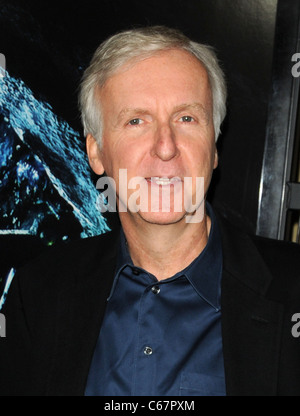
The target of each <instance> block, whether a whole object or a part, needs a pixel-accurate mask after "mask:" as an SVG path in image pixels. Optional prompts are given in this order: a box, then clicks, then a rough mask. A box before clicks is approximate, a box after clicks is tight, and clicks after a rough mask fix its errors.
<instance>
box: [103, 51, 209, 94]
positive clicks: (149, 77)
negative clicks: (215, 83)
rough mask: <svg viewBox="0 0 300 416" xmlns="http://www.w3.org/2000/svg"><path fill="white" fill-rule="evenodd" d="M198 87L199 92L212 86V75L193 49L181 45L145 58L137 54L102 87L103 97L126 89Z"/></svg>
mask: <svg viewBox="0 0 300 416" xmlns="http://www.w3.org/2000/svg"><path fill="white" fill-rule="evenodd" d="M194 87H195V88H197V92H202V91H205V92H207V90H210V85H209V78H208V74H207V71H206V68H205V67H204V65H203V64H202V63H201V62H200V61H199V60H198V59H197V58H196V57H195V56H194V55H192V54H191V53H189V52H187V51H185V50H181V49H169V50H163V51H160V52H156V53H155V54H153V55H151V56H147V57H144V58H142V59H141V58H140V59H138V58H134V59H131V60H129V61H127V62H126V63H125V64H123V65H122V66H121V67H120V68H119V69H118V70H116V71H115V72H114V73H113V74H112V75H111V76H110V77H109V78H108V79H107V80H106V82H105V84H104V85H103V87H102V88H101V89H100V90H98V92H99V93H100V95H101V96H102V97H101V98H100V99H103V98H109V97H110V99H112V98H113V96H114V95H115V94H118V95H119V96H120V94H122V92H124V91H127V92H131V91H132V92H136V91H138V90H139V91H141V92H144V93H146V94H147V93H149V94H150V93H152V92H154V90H155V89H156V91H161V95H163V93H164V92H166V93H168V94H170V93H172V92H174V93H176V92H177V93H178V92H180V91H184V89H185V88H186V89H187V90H190V89H191V88H194Z"/></svg>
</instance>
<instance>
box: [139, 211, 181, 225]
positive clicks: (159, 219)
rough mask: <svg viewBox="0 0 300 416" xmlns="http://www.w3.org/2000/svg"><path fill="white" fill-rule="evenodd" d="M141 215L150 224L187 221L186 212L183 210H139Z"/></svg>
mask: <svg viewBox="0 0 300 416" xmlns="http://www.w3.org/2000/svg"><path fill="white" fill-rule="evenodd" d="M138 215H139V217H140V218H141V219H142V220H143V221H145V222H148V223H149V224H157V225H169V224H176V223H178V222H180V221H185V216H186V214H185V213H182V212H138Z"/></svg>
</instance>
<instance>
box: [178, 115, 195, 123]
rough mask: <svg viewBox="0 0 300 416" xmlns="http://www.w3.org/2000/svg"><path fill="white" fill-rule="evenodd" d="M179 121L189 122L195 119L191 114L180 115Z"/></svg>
mask: <svg viewBox="0 0 300 416" xmlns="http://www.w3.org/2000/svg"><path fill="white" fill-rule="evenodd" d="M179 121H181V122H183V123H191V122H193V121H195V119H194V117H192V116H182V117H180V119H179Z"/></svg>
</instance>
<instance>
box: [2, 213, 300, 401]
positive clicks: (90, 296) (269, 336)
mask: <svg viewBox="0 0 300 416" xmlns="http://www.w3.org/2000/svg"><path fill="white" fill-rule="evenodd" d="M219 222H220V225H221V233H222V244H223V258H224V264H223V278H222V295H221V300H222V336H223V351H224V365H225V381H226V390H227V394H228V395H252V396H254V395H262V396H264V395H300V337H299V338H297V337H294V336H293V335H292V327H293V325H294V324H295V322H292V316H293V315H294V314H295V313H300V246H299V245H296V244H292V243H284V242H278V241H273V240H268V239H264V238H259V237H251V236H249V235H247V234H245V233H243V232H240V231H239V230H237V229H235V228H234V227H232V226H231V225H230V224H229V223H227V221H224V220H223V219H221V218H219ZM118 240H119V229H118V227H115V229H114V230H113V231H111V232H108V233H106V234H104V235H100V236H97V237H92V238H88V239H82V240H80V241H77V242H72V243H69V244H67V245H66V246H64V247H63V248H61V247H58V246H56V247H54V248H53V249H49V250H47V251H46V253H44V254H42V256H41V257H39V258H38V259H36V260H35V261H33V262H32V263H31V264H28V265H26V266H25V267H24V268H22V269H21V270H20V271H19V272H17V273H16V275H15V277H14V279H13V283H12V285H11V288H10V290H9V293H8V296H7V300H6V303H5V305H4V308H3V310H2V311H1V312H2V313H4V314H5V316H6V338H0V394H1V395H35V396H36V395H83V394H84V390H85V385H86V380H87V376H88V372H89V367H90V363H91V359H92V356H93V351H94V348H95V345H96V342H97V338H98V335H99V330H100V327H101V322H102V319H103V315H104V310H105V305H106V299H107V297H108V295H109V293H110V289H111V285H112V281H113V277H114V270H115V265H116V257H117V248H118Z"/></svg>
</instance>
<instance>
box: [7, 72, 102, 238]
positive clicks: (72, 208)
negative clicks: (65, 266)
mask: <svg viewBox="0 0 300 416" xmlns="http://www.w3.org/2000/svg"><path fill="white" fill-rule="evenodd" d="M89 172H90V170H89V165H88V161H87V156H86V154H85V152H84V150H83V148H82V142H81V140H80V135H79V133H78V132H76V131H74V130H73V129H72V128H71V127H70V126H69V124H68V123H67V122H66V121H64V120H61V119H59V118H58V117H57V116H56V115H55V114H54V112H53V110H52V108H51V106H50V105H49V104H48V103H46V102H41V101H38V100H37V99H36V98H35V97H34V94H33V92H32V91H31V90H30V89H29V88H28V87H27V86H26V85H25V84H24V82H23V81H22V80H21V79H15V78H14V77H12V76H10V75H9V73H8V72H7V71H6V73H5V76H3V77H1V78H0V210H1V217H0V234H31V235H37V236H38V237H40V238H41V239H42V240H44V241H45V242H46V244H48V245H51V244H53V243H54V242H55V241H56V240H57V238H59V239H69V238H70V237H72V236H76V235H80V237H83V238H84V237H88V236H94V235H98V234H101V233H103V232H106V231H108V230H109V227H108V225H107V223H106V221H105V219H104V217H103V216H102V215H101V213H100V211H99V209H98V207H99V192H98V191H97V189H96V187H95V185H94V183H93V182H92V179H91V177H90V174H89Z"/></svg>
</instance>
